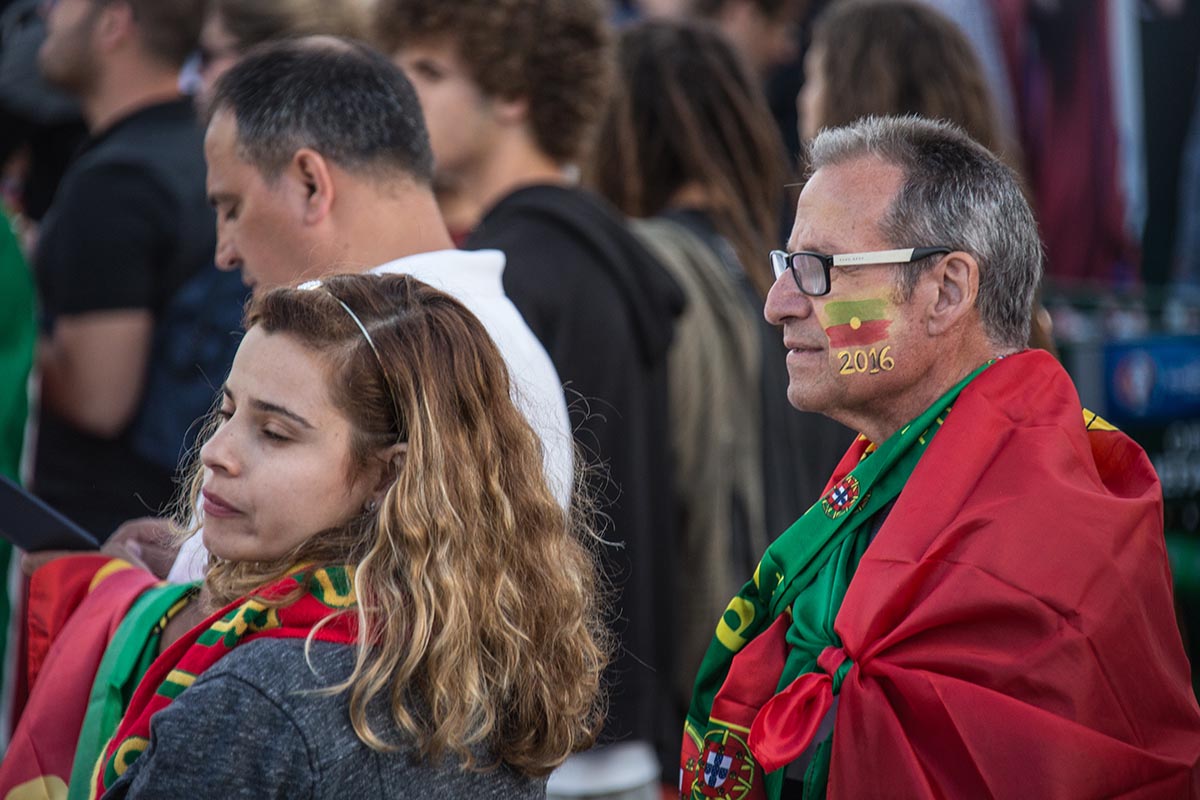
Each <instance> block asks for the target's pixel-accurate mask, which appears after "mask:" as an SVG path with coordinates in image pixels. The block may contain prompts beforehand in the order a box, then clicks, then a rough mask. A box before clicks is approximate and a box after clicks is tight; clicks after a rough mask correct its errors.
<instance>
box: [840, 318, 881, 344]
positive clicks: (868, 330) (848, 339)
mask: <svg viewBox="0 0 1200 800" xmlns="http://www.w3.org/2000/svg"><path fill="white" fill-rule="evenodd" d="M891 326H892V321H891V320H890V319H872V320H864V321H863V322H861V323H859V326H858V328H857V329H855V328H852V327H850V325H834V326H833V327H832V328H826V329H825V333H826V334H827V335H828V336H829V346H830V347H864V346H866V345H869V344H874V343H875V342H879V341H882V340H883V339H886V338H887V332H888V328H890V327H891Z"/></svg>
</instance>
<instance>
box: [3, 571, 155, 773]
mask: <svg viewBox="0 0 1200 800" xmlns="http://www.w3.org/2000/svg"><path fill="white" fill-rule="evenodd" d="M111 561H113V559H112V558H109V557H107V556H99V555H84V556H66V557H63V558H60V559H56V560H54V561H51V562H50V563H48V564H47V565H46V566H44V567H42V568H41V569H39V570H38V571H37V572H35V573H34V575H33V578H32V580H31V582H30V591H29V625H30V629H31V630H30V644H31V655H36V656H37V663H36V664H33V665H31V681H32V685H31V691H30V694H29V701H28V703H27V705H26V706H25V710H24V713H23V714H22V715H21V719H20V722H19V723H18V725H17V728H16V730H15V731H14V732H13V737H12V741H11V742H10V743H9V746H8V751H7V752H6V753H5V755H4V762H3V764H0V797H5V796H7V795H8V793H9V792H10V791H11V790H12V789H13V788H14V787H16V786H20V785H21V784H23V783H26V782H28V781H30V780H33V779H35V778H39V777H42V776H57V777H58V778H59V779H61V780H62V781H63V783H64V784H66V783H67V782H68V781H70V779H71V766H72V762H73V761H74V758H75V746H76V743H77V742H78V739H79V730H80V727H81V726H82V725H83V717H84V715H85V714H86V712H87V705H88V696H89V695H90V693H91V690H92V683H93V682H94V681H95V677H96V670H97V669H99V667H100V660H101V659H102V658H103V656H104V649H105V648H106V647H107V646H108V641H109V639H110V638H111V637H112V635H113V633H115V632H116V629H117V626H118V625H120V624H121V620H122V619H123V618H124V616H125V613H126V612H127V611H128V610H129V607H130V606H131V605H133V602H134V600H136V599H137V597H138V596H139V595H140V594H141V593H142V592H143V591H145V590H146V589H147V588H149V587H150V586H152V585H154V584H155V583H156V582H157V581H156V579H155V577H154V576H153V575H151V574H150V573H148V572H146V571H145V570H141V569H121V570H118V571H116V572H113V573H112V574H111V575H109V576H108V577H106V578H104V579H103V580H102V581H101V582H100V583H99V585H97V586H96V587H94V588H90V584H91V582H92V579H93V578H94V577H95V575H96V573H97V572H98V571H99V569H100V568H101V567H103V566H105V565H106V564H108V563H109V562H111ZM89 588H90V591H89ZM35 642H37V645H36V646H34V643H35ZM31 660H33V659H31Z"/></svg>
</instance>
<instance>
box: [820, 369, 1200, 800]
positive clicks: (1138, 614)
mask: <svg viewBox="0 0 1200 800" xmlns="http://www.w3.org/2000/svg"><path fill="white" fill-rule="evenodd" d="M1079 409H1080V405H1079V398H1078V396H1077V395H1076V393H1075V390H1074V387H1073V386H1072V385H1071V382H1070V380H1069V379H1068V378H1067V376H1066V374H1065V373H1064V372H1063V370H1062V368H1061V367H1060V366H1059V365H1058V364H1057V363H1056V362H1055V361H1054V360H1053V359H1052V358H1051V357H1050V356H1048V355H1046V354H1044V353H1040V352H1026V353H1023V354H1020V355H1017V356H1010V357H1009V358H1007V359H1004V360H1003V361H1001V362H999V363H998V364H996V365H994V366H993V367H992V368H991V369H989V370H987V371H986V372H984V373H983V374H982V375H981V376H980V377H979V378H977V379H976V380H975V381H974V382H973V383H972V384H971V385H970V386H969V387H967V389H966V390H965V391H964V392H963V393H962V395H961V397H959V399H958V400H957V401H956V403H955V404H954V408H953V411H952V413H950V414H949V416H948V417H947V419H946V423H945V425H944V427H943V428H942V430H941V431H940V433H939V434H938V436H937V438H936V439H934V440H933V442H932V443H931V444H930V447H929V450H928V451H927V452H926V454H925V456H924V457H923V458H922V460H921V462H920V463H919V464H918V466H917V468H916V470H915V471H914V472H913V474H912V477H911V478H910V480H909V483H908V485H907V487H906V488H905V490H904V493H903V494H901V495H900V498H899V499H898V500H897V501H896V504H895V506H894V507H893V509H892V511H891V513H890V514H889V515H888V518H887V521H886V522H885V523H884V525H883V526H882V528H881V529H880V531H879V533H878V535H877V537H876V538H875V540H874V541H873V542H872V544H871V546H870V547H869V548H868V549H867V552H866V554H865V555H864V556H863V559H862V561H861V563H860V565H859V567H858V571H857V572H856V574H855V577H854V579H853V581H852V582H851V584H850V587H849V590H848V591H847V594H846V598H845V601H844V603H843V604H842V608H841V611H840V612H839V614H838V617H837V621H836V624H835V629H836V631H837V633H838V634H839V636H840V637H841V639H842V641H843V645H844V649H845V650H846V652H847V654H848V655H849V657H850V658H851V659H852V660H853V662H854V666H853V667H852V668H851V670H850V672H849V673H848V674H847V676H846V678H845V682H844V683H843V685H842V688H841V693H840V700H839V704H838V709H837V721H836V727H835V730H839V731H848V732H850V735H845V734H843V735H840V736H834V737H833V750H832V760H831V768H830V778H829V785H828V796H829V797H830V798H831V800H837V798H862V797H895V796H904V797H919V798H924V797H1044V796H1046V795H1047V794H1048V793H1050V794H1054V795H1055V796H1059V797H1117V796H1120V797H1132V796H1138V797H1151V796H1153V797H1197V796H1200V769H1198V764H1200V709H1198V708H1197V704H1196V699H1195V696H1194V695H1193V692H1192V688H1191V680H1190V670H1189V667H1188V662H1187V659H1186V657H1185V655H1184V652H1183V647H1182V645H1181V642H1180V637H1179V631H1178V629H1177V627H1176V622H1175V614H1174V607H1173V601H1172V596H1171V576H1170V572H1169V568H1168V562H1167V557H1166V550H1165V546H1164V542H1163V530H1162V519H1163V518H1162V499H1161V497H1162V496H1161V491H1160V488H1159V484H1158V480H1157V477H1156V476H1155V474H1154V470H1153V468H1152V467H1151V465H1150V462H1149V460H1148V459H1147V458H1146V455H1145V453H1143V452H1142V451H1141V449H1140V448H1139V447H1137V445H1135V444H1134V443H1133V442H1132V441H1131V440H1129V439H1128V437H1126V436H1124V434H1121V433H1120V432H1117V431H1101V430H1093V431H1090V432H1089V431H1085V430H1084V427H1083V424H1082V420H1081V414H1080V410H1079ZM1014 421H1016V422H1015V423H1014ZM1014 498H1019V500H1014ZM864 764H869V765H870V767H871V768H870V769H864V768H863V765H864ZM1101 765H1102V766H1101Z"/></svg>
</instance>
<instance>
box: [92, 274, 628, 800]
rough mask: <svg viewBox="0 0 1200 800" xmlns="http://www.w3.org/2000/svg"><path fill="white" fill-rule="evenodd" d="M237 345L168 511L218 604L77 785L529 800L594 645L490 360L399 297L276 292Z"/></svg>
mask: <svg viewBox="0 0 1200 800" xmlns="http://www.w3.org/2000/svg"><path fill="white" fill-rule="evenodd" d="M246 330H247V333H246V336H245V339H244V340H243V341H242V344H241V346H240V348H239V350H238V354H237V357H236V358H235V360H234V364H233V368H232V370H231V372H230V375H229V379H228V380H227V381H226V383H225V385H224V387H223V389H222V403H221V407H220V411H219V413H218V419H217V420H216V421H215V427H214V428H213V429H212V432H211V434H210V435H209V436H208V438H207V441H206V442H205V444H204V445H203V447H202V448H201V450H200V452H199V463H198V464H197V465H196V467H195V469H194V472H193V474H192V477H191V484H190V500H188V501H185V502H183V503H181V508H184V509H185V510H186V509H188V508H194V507H197V504H198V507H199V508H200V509H201V513H200V515H199V519H197V520H195V521H194V522H193V528H196V527H199V526H202V527H203V534H202V535H203V538H204V542H205V544H206V545H207V547H208V549H209V551H210V552H211V554H212V555H211V561H210V567H209V570H208V574H207V576H206V580H205V587H206V589H207V591H208V592H209V593H210V594H211V598H212V602H213V605H214V606H219V607H220V608H219V610H217V611H215V612H214V613H213V614H212V616H210V617H209V618H208V619H207V620H205V621H204V622H202V623H201V624H199V625H198V626H196V627H195V628H194V629H193V630H192V631H191V632H190V633H189V634H187V635H186V636H184V637H183V638H182V639H180V640H179V641H177V642H176V643H175V644H174V645H172V646H171V647H170V648H168V649H167V650H166V651H165V652H164V653H163V654H162V655H161V656H160V657H159V659H158V660H157V661H156V662H155V663H154V664H153V665H152V666H151V667H150V669H149V670H148V671H147V673H146V677H145V678H144V679H143V681H142V683H141V685H140V686H139V687H138V690H137V692H136V693H135V694H134V697H133V700H132V701H131V703H130V705H129V707H128V710H127V711H126V714H125V717H124V719H123V720H122V722H121V725H120V727H119V729H118V731H117V734H116V735H115V736H114V737H113V738H112V740H111V741H110V742H109V745H108V746H107V748H106V749H105V753H104V755H103V756H102V757H101V759H100V761H99V763H98V764H97V768H96V772H95V779H94V780H95V788H96V790H97V791H98V792H106V794H105V795H104V796H105V797H139V796H145V797H150V796H153V797H173V796H189V795H194V793H195V791H197V790H199V789H200V788H201V787H203V789H204V790H205V791H206V792H210V793H215V794H218V795H220V796H222V797H242V796H245V797H275V796H289V797H290V796H305V797H307V796H312V797H326V796H334V795H336V796H350V797H352V796H363V797H398V796H419V797H435V798H436V797H446V798H451V797H453V798H458V797H506V798H508V797H516V798H521V797H539V796H542V795H543V794H544V792H545V776H546V775H547V774H548V773H549V772H550V771H551V770H552V769H553V768H554V767H555V766H557V765H558V764H560V763H561V762H562V761H563V760H564V759H565V758H566V757H567V756H568V755H570V754H571V753H573V752H576V751H579V750H582V749H585V748H587V747H588V746H590V745H591V743H592V741H593V740H594V738H595V735H596V732H597V730H598V729H599V726H600V724H601V721H602V716H603V715H602V711H601V708H600V701H599V681H600V674H601V672H602V670H603V667H604V665H605V663H606V656H607V644H606V641H605V638H604V634H603V632H602V625H601V622H600V617H599V614H598V610H597V602H596V572H595V569H594V564H593V559H592V556H591V554H590V553H589V551H588V549H587V547H586V546H585V544H584V542H586V541H589V539H588V538H587V537H588V535H589V533H590V531H589V529H588V527H587V524H586V522H584V521H583V520H584V519H585V518H584V517H582V516H581V515H580V514H578V513H577V512H568V511H564V510H563V509H562V508H561V507H560V506H559V505H558V503H557V502H556V501H555V498H554V496H553V494H552V493H551V491H550V490H549V489H548V488H547V486H546V484H545V480H544V477H543V471H542V466H541V464H542V459H541V452H540V446H539V442H538V439H537V437H536V435H535V434H534V433H533V432H532V431H531V429H530V428H529V426H528V425H527V424H526V422H525V420H524V417H523V416H522V415H521V413H520V412H519V411H518V410H517V409H516V408H515V407H514V406H513V404H512V401H511V400H510V398H509V377H508V374H507V371H506V369H505V367H504V361H503V359H502V358H501V357H500V354H499V352H498V351H497V350H496V347H495V345H494V344H493V343H492V341H491V340H490V339H489V338H488V336H487V334H486V333H485V332H484V329H483V327H482V326H481V324H480V323H479V321H478V320H477V319H475V317H474V316H472V315H471V314H470V313H469V312H468V311H467V310H466V309H465V308H464V307H463V306H462V305H460V304H459V303H458V302H457V301H455V300H454V299H452V298H451V297H449V296H448V295H445V294H443V293H441V292H438V291H436V290H434V289H431V288H430V287H428V286H426V285H425V284H422V283H420V282H419V281H416V280H414V279H412V278H410V277H407V276H383V277H377V276H365V275H358V276H340V277H334V278H329V279H326V280H324V281H321V282H310V283H309V284H304V285H303V286H301V287H299V288H296V289H276V290H274V291H271V292H269V293H267V294H265V295H263V296H261V297H257V298H255V300H254V301H253V303H252V305H251V306H250V308H249V310H248V312H247V316H246ZM152 715H153V724H152V725H151V722H150V719H151V716H152Z"/></svg>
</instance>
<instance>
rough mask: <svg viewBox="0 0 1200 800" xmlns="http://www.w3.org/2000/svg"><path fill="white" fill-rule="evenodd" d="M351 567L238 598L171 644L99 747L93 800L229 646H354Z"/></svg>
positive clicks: (296, 577)
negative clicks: (304, 642) (270, 642)
mask: <svg viewBox="0 0 1200 800" xmlns="http://www.w3.org/2000/svg"><path fill="white" fill-rule="evenodd" d="M297 586H304V587H305V589H306V591H305V592H304V594H302V595H301V596H300V597H299V599H297V600H296V601H295V602H293V603H291V604H289V605H286V606H283V607H282V608H271V607H270V606H269V604H268V603H266V602H263V601H264V600H266V601H270V600H272V599H276V598H280V597H283V596H285V595H287V594H289V593H291V592H293V591H295V590H296V587H297ZM356 605H357V598H356V596H355V592H354V568H353V567H348V566H338V567H324V568H321V569H315V570H303V571H300V572H296V573H294V574H292V575H289V576H287V577H285V578H283V579H281V580H279V581H277V582H276V583H273V584H271V585H269V586H267V587H265V588H263V589H261V590H260V591H258V592H256V593H255V594H254V595H251V596H249V597H245V598H242V599H240V600H235V601H234V602H233V603H230V604H229V605H228V606H226V607H225V608H223V609H221V610H220V611H217V612H216V613H214V614H213V615H212V616H210V617H209V618H208V619H206V620H205V621H204V622H202V623H200V624H199V625H197V626H196V627H195V628H193V629H192V630H191V631H189V632H188V633H187V635H185V636H183V637H182V638H181V639H179V640H178V641H177V642H175V643H174V644H172V645H171V646H170V647H169V648H167V650H165V651H164V652H163V653H162V655H160V656H159V657H158V658H157V659H156V660H155V661H154V663H153V664H151V665H150V668H149V669H148V670H147V671H146V675H145V677H144V678H143V679H142V682H141V684H139V685H138V688H137V691H136V692H134V695H133V699H132V700H131V701H130V703H129V708H128V709H126V711H125V716H124V718H123V719H122V720H121V724H120V727H118V728H117V732H116V734H115V735H114V736H113V737H112V739H110V740H109V742H108V744H107V746H106V747H105V748H104V753H103V755H101V756H100V758H99V760H98V761H97V762H96V768H95V772H94V774H93V775H92V782H91V784H92V787H93V794H92V797H99V796H100V795H102V794H104V792H105V791H106V790H107V789H108V788H109V787H111V786H112V785H113V783H114V782H116V780H117V778H119V777H120V776H121V775H123V774H124V773H125V770H127V769H128V768H129V765H130V764H132V763H133V762H134V761H135V760H136V759H137V757H138V756H140V755H141V754H142V752H143V751H145V749H146V746H147V745H148V744H149V743H150V741H149V740H150V718H151V717H152V716H153V715H154V714H155V713H156V712H157V711H159V710H161V709H163V708H166V707H167V706H168V705H170V703H171V701H173V700H174V699H175V698H176V697H178V696H179V695H180V694H181V693H183V692H184V691H185V690H186V689H187V688H188V687H189V686H191V685H192V683H193V682H195V680H196V678H197V677H199V676H200V674H201V673H203V672H204V670H206V669H208V668H209V667H211V666H212V665H213V664H215V663H217V661H219V660H220V659H221V658H222V657H223V656H225V655H226V654H227V653H229V652H230V651H231V650H232V649H233V648H234V647H237V646H238V645H241V644H245V643H246V642H249V641H253V640H254V639H259V638H268V637H273V638H297V639H299V638H305V637H307V636H309V635H310V634H311V635H312V637H313V638H314V639H317V640H319V641H323V642H339V643H342V644H354V643H355V642H357V641H358V617H357V615H356V614H354V613H345V612H347V611H353V610H354V608H355V607H356Z"/></svg>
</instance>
